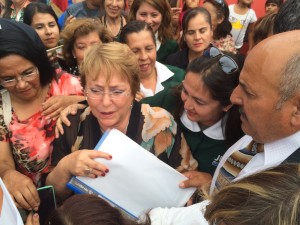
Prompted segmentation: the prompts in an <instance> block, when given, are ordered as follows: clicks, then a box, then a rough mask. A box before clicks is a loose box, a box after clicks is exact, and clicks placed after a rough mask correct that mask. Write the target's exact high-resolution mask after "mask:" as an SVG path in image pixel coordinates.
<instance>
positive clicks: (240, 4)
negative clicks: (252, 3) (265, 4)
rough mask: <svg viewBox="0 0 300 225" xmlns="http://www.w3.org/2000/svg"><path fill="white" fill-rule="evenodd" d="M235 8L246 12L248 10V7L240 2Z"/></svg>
mask: <svg viewBox="0 0 300 225" xmlns="http://www.w3.org/2000/svg"><path fill="white" fill-rule="evenodd" d="M236 6H237V7H238V8H239V9H240V10H246V9H247V10H248V9H249V6H248V5H247V4H244V3H242V2H239V3H237V4H236Z"/></svg>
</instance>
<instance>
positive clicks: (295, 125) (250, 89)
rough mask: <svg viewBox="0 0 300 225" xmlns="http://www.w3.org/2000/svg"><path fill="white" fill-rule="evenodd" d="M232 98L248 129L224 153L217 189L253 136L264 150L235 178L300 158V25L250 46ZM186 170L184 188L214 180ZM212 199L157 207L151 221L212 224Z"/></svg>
mask: <svg viewBox="0 0 300 225" xmlns="http://www.w3.org/2000/svg"><path fill="white" fill-rule="evenodd" d="M231 101H232V103H233V104H237V105H239V106H240V112H241V120H242V129H243V131H244V132H245V133H246V134H247V135H245V136H244V137H242V138H241V139H240V140H239V141H238V142H237V143H235V144H234V145H233V146H232V147H231V148H229V149H228V150H227V151H226V153H225V154H224V156H223V157H222V159H221V161H220V163H219V165H218V167H217V170H216V171H215V173H214V177H213V180H212V183H211V188H210V192H211V193H212V192H213V191H214V190H215V186H216V183H217V181H218V177H219V175H220V171H221V170H222V169H223V166H224V164H225V163H226V162H227V163H232V164H233V163H234V162H232V160H228V159H230V156H231V155H232V153H234V152H237V151H239V150H240V149H242V148H245V147H246V146H248V145H249V143H251V142H253V141H254V142H256V143H261V144H263V145H264V151H263V152H258V153H257V154H255V155H254V156H253V157H252V158H251V159H250V161H249V162H248V163H247V164H246V166H245V167H242V170H241V171H240V172H239V173H238V174H237V176H236V178H235V179H234V180H238V179H241V178H243V177H246V176H249V175H250V174H253V173H256V172H259V171H262V170H265V169H268V168H271V167H275V166H277V165H279V164H281V163H284V162H286V161H289V162H294V163H300V31H290V32H285V33H282V34H278V35H274V36H272V37H270V38H268V39H266V40H264V41H262V42H260V43H259V44H258V45H257V46H255V47H254V48H253V49H252V50H251V51H250V52H249V54H248V56H247V58H246V61H245V65H244V67H243V70H242V72H241V75H240V84H239V85H238V87H237V88H236V89H235V90H234V92H233V94H232V96H231ZM186 175H187V177H188V178H189V179H188V180H186V181H184V182H182V183H181V184H180V186H181V187H182V188H187V187H200V186H202V185H204V184H207V183H208V182H210V180H211V178H209V177H208V176H207V175H206V174H204V173H201V172H196V171H190V172H187V173H186ZM219 187H220V186H219ZM207 204H209V202H208V201H203V202H201V203H198V204H194V205H191V206H189V207H184V208H155V209H152V210H151V211H150V213H149V215H150V218H151V224H153V225H171V224H180V225H190V224H202V225H207V224H208V223H207V222H206V221H205V219H204V212H205V208H206V205H207ZM258 207H259V206H258Z"/></svg>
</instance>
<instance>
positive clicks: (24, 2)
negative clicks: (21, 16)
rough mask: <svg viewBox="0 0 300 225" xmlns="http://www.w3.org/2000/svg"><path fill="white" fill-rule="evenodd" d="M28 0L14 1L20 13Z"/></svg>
mask: <svg viewBox="0 0 300 225" xmlns="http://www.w3.org/2000/svg"><path fill="white" fill-rule="evenodd" d="M26 2H27V0H24V1H22V2H18V3H16V2H14V3H13V5H14V7H15V10H16V12H17V13H18V12H19V11H20V10H21V9H22V8H24V6H25V4H26Z"/></svg>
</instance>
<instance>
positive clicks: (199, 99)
mask: <svg viewBox="0 0 300 225" xmlns="http://www.w3.org/2000/svg"><path fill="white" fill-rule="evenodd" d="M182 86H183V88H184V90H185V91H186V92H187V93H188V96H190V93H189V92H188V91H187V90H186V88H185V87H184V85H183V83H182ZM191 97H192V98H193V99H195V100H196V101H200V102H203V103H205V104H207V102H206V101H204V100H203V99H202V98H200V97H195V96H191Z"/></svg>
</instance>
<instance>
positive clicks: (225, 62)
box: [203, 47, 239, 74]
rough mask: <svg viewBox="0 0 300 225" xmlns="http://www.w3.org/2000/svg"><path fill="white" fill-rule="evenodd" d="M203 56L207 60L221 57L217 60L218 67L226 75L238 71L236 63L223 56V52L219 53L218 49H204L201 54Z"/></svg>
mask: <svg viewBox="0 0 300 225" xmlns="http://www.w3.org/2000/svg"><path fill="white" fill-rule="evenodd" d="M203 55H204V56H206V57H208V58H215V57H217V56H219V55H221V57H220V59H219V65H220V67H221V68H222V70H223V72H224V73H226V74H232V73H235V72H236V71H238V69H239V67H238V65H237V64H236V62H235V61H234V60H233V58H231V57H230V56H228V55H224V54H223V52H221V51H220V49H218V48H216V47H210V48H208V49H206V50H205V51H204V53H203Z"/></svg>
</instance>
